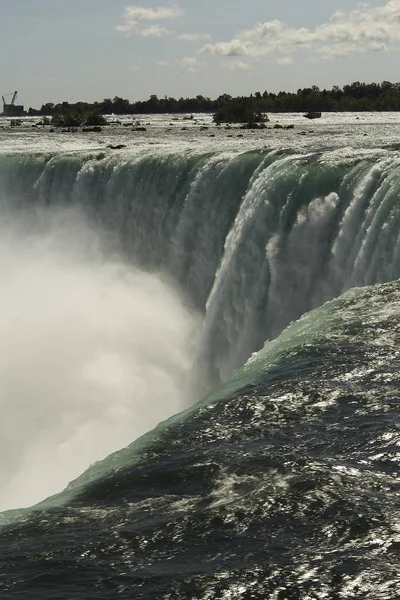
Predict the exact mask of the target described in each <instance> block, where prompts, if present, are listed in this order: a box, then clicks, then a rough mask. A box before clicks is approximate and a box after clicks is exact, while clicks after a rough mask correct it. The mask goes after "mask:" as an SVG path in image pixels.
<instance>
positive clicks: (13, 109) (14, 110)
mask: <svg viewBox="0 0 400 600" xmlns="http://www.w3.org/2000/svg"><path fill="white" fill-rule="evenodd" d="M17 94H18V92H14V93H13V94H7V95H8V96H11V95H12V100H11V102H10V103H9V104H7V102H6V97H7V96H2V99H3V116H4V117H22V116H23V115H25V114H26V113H25V110H24V107H23V106H22V104H19V105H18V104H15V100H16V99H17Z"/></svg>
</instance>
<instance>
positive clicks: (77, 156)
mask: <svg viewBox="0 0 400 600" xmlns="http://www.w3.org/2000/svg"><path fill="white" fill-rule="evenodd" d="M131 120H132V119H129V118H127V117H126V118H123V119H122V120H121V122H120V123H118V124H112V125H110V126H109V127H107V128H104V130H103V132H101V133H88V134H82V133H80V132H50V131H49V130H48V128H47V129H46V128H44V129H39V128H36V127H32V126H31V125H32V123H31V122H30V121H29V120H25V122H24V123H23V125H22V126H21V127H13V128H9V127H8V125H9V123H8V122H6V121H5V120H4V121H3V122H1V119H0V141H1V151H0V217H1V219H0V273H1V278H0V333H1V335H0V406H1V416H2V418H1V421H0V450H1V453H0V483H1V486H0V510H3V512H2V513H0V592H1V594H0V595H1V598H5V599H8V598H10V599H14V598H18V600H19V599H21V600H22V599H27V600H28V599H29V600H46V599H52V598H57V599H62V600H64V599H65V600H67V599H68V600H72V599H74V600H78V599H79V600H87V599H90V598H93V599H94V598H96V599H97V598H99V599H101V598H103V599H104V600H108V599H114V598H121V599H124V598H125V599H131V598H135V599H146V600H147V599H156V600H158V599H165V600H180V599H185V598H188V599H189V598H192V599H196V600H213V599H227V600H228V599H229V600H231V599H232V600H236V599H237V600H240V599H243V600H247V599H264V598H271V599H276V600H285V599H287V600H292V599H295V600H309V599H310V600H314V599H325V598H326V599H329V600H339V599H342V598H343V599H346V600H347V599H349V600H352V599H356V600H358V599H360V600H361V599H362V598H371V599H373V600H374V599H376V600H378V599H379V600H390V599H395V598H398V597H399V590H400V578H399V574H398V564H399V552H400V520H399V519H400V515H399V488H398V481H399V479H398V478H399V456H400V454H399V441H400V432H399V408H398V390H399V383H400V381H399V370H400V349H399V336H400V284H399V281H398V280H399V278H400V151H399V150H400V144H399V142H398V140H399V134H400V118H399V117H398V116H397V114H395V113H391V114H390V113H389V114H383V113H382V114H374V115H372V114H360V115H355V114H342V115H334V114H332V115H327V116H323V117H322V119H320V120H318V121H316V122H312V123H310V122H304V121H306V119H304V118H303V117H302V116H301V115H273V117H272V118H271V121H272V123H271V128H269V129H267V130H263V131H246V130H240V129H239V128H237V127H230V128H224V127H215V126H213V125H212V123H211V119H210V117H209V116H207V115H200V116H197V117H195V118H194V119H187V118H186V119H183V118H182V117H179V118H171V116H155V117H154V116H153V117H143V118H142V117H141V121H142V125H143V123H144V124H145V127H146V128H147V131H145V132H137V131H132V126H131ZM275 123H279V124H281V125H283V126H285V125H288V124H293V125H294V129H273V125H274V124H275ZM2 124H3V126H4V128H3V129H2V128H1V125H2ZM116 146H119V148H118V149H116ZM29 507H30V508H29Z"/></svg>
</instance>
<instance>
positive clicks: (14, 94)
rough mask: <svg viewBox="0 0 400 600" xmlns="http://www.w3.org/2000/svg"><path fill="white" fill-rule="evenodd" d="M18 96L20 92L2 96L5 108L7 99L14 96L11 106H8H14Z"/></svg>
mask: <svg viewBox="0 0 400 600" xmlns="http://www.w3.org/2000/svg"><path fill="white" fill-rule="evenodd" d="M17 95H18V92H11V93H10V94H5V95H4V96H2V99H3V106H6V104H7V102H6V98H8V97H9V96H12V100H11V102H10V104H8V106H14V104H15V100H16V99H17Z"/></svg>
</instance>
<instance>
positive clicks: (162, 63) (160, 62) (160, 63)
mask: <svg viewBox="0 0 400 600" xmlns="http://www.w3.org/2000/svg"><path fill="white" fill-rule="evenodd" d="M156 65H157V67H168V65H169V62H168V61H166V60H158V61H157V62H156Z"/></svg>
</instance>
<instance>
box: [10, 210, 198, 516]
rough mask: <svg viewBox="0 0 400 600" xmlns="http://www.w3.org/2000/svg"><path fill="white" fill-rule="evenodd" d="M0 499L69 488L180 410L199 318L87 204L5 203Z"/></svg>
mask: <svg viewBox="0 0 400 600" xmlns="http://www.w3.org/2000/svg"><path fill="white" fill-rule="evenodd" d="M0 274H1V277H0V410H1V420H0V481H1V489H0V509H3V510H4V509H7V508H16V507H19V506H27V505H30V504H32V503H34V502H37V501H40V500H42V499H43V498H45V497H46V496H49V495H50V494H53V493H56V492H58V491H60V490H61V489H62V488H63V487H65V485H66V484H67V483H68V482H69V481H70V480H71V479H73V478H74V477H76V476H78V475H79V474H80V473H81V472H82V471H83V470H84V469H85V468H86V467H87V466H88V465H89V464H91V463H92V462H93V461H96V460H99V459H102V458H104V457H105V456H107V455H108V454H109V453H110V452H112V451H114V450H116V449H118V448H121V447H124V446H126V445H127V444H129V443H130V442H131V441H132V440H134V439H135V438H136V437H138V436H139V435H141V434H143V433H144V432H146V431H148V430H149V429H151V428H152V427H154V426H155V425H156V424H157V423H158V422H160V421H161V420H163V419H165V418H166V417H168V416H170V415H171V414H173V413H176V412H177V411H179V410H181V409H182V408H183V406H184V402H187V401H188V398H189V397H190V393H189V392H188V389H187V379H188V375H189V371H190V368H191V366H192V356H193V352H194V332H195V328H196V323H197V321H196V318H195V316H194V315H193V314H190V313H189V312H188V310H187V309H186V308H185V307H184V305H183V304H182V301H181V300H180V298H179V297H178V296H177V294H176V293H175V292H174V291H173V289H172V288H171V287H170V286H168V285H167V284H166V283H165V282H162V281H161V280H160V279H159V278H158V277H157V276H156V275H150V274H145V273H143V272H140V271H139V270H137V269H135V268H134V267H132V266H128V265H127V264H124V263H123V262H122V261H121V259H120V258H119V257H118V254H117V253H116V252H115V250H114V249H113V245H112V243H110V240H106V241H105V240H104V239H102V237H101V235H100V234H99V232H96V231H94V230H93V229H92V228H91V227H90V226H89V225H88V223H87V222H86V221H85V219H84V217H83V215H82V214H81V213H80V212H79V211H77V210H52V211H50V212H49V211H48V210H46V212H43V211H39V212H35V213H34V214H30V215H28V216H27V214H26V213H25V215H24V218H23V220H22V217H21V215H19V216H17V215H16V214H15V213H14V214H12V213H8V214H7V216H6V215H5V214H4V211H3V212H2V223H1V225H0Z"/></svg>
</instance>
